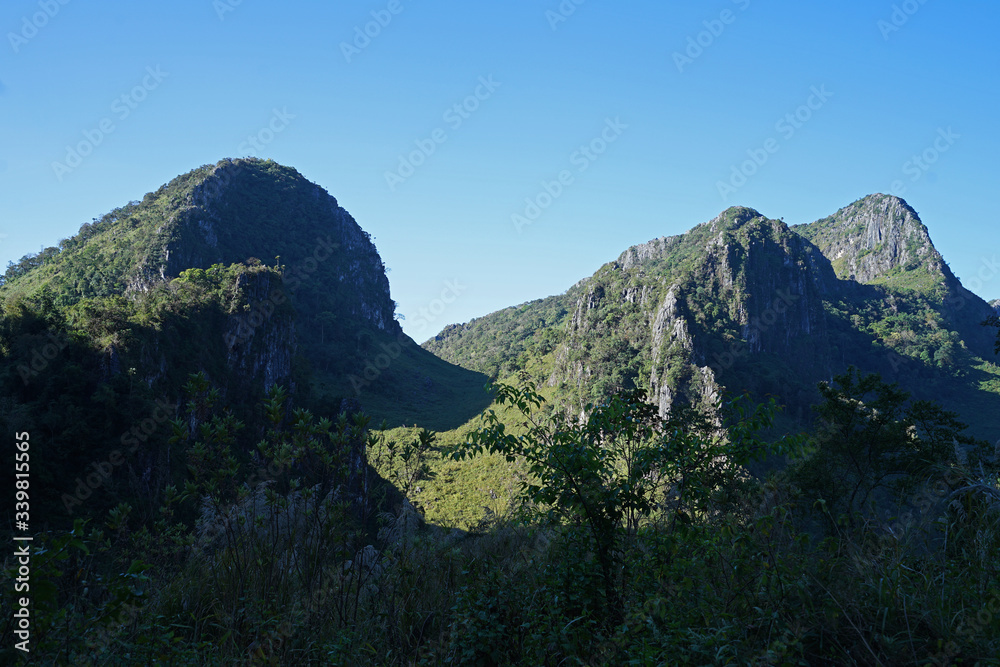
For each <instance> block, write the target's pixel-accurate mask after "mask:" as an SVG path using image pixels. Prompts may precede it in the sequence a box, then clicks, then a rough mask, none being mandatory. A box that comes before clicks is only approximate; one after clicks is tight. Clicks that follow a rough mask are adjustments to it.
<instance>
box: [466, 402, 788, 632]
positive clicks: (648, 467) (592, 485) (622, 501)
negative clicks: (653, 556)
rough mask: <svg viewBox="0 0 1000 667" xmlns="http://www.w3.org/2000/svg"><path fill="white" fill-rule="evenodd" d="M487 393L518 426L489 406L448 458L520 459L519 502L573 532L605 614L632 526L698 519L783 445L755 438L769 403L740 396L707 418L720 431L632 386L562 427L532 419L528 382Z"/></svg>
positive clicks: (616, 599)
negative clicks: (584, 544) (583, 543)
mask: <svg viewBox="0 0 1000 667" xmlns="http://www.w3.org/2000/svg"><path fill="white" fill-rule="evenodd" d="M489 389H490V390H491V391H495V392H496V393H495V395H496V401H497V403H498V404H500V405H510V406H512V407H514V408H515V409H516V410H517V411H518V412H520V413H521V415H522V416H523V417H524V418H525V420H526V421H525V423H524V426H525V429H526V430H525V432H524V433H523V434H521V435H514V434H513V433H510V432H508V430H507V427H506V425H505V424H504V423H503V422H502V421H501V420H500V418H499V417H498V416H497V414H496V412H495V411H494V410H489V411H487V412H486V413H485V414H484V415H483V425H482V426H481V427H480V428H479V429H478V430H477V431H475V432H474V433H472V434H471V436H470V438H469V440H468V442H466V443H465V444H463V445H459V446H458V447H456V448H455V449H454V450H453V451H452V457H453V458H454V459H456V460H461V459H464V458H465V457H467V456H470V455H476V454H481V453H482V452H484V451H485V452H490V453H498V454H503V455H504V456H505V457H506V458H507V460H508V461H515V460H517V459H523V460H524V461H525V462H526V463H527V464H528V468H529V471H530V474H531V481H530V482H528V483H526V484H525V486H524V488H523V490H522V500H523V501H525V504H526V505H527V506H529V507H533V508H535V509H536V511H537V512H539V513H540V514H541V515H542V516H543V517H544V518H545V519H546V520H547V521H548V522H550V523H552V524H556V525H570V526H581V527H582V528H583V532H584V534H585V536H586V537H587V539H588V541H589V543H590V546H591V549H592V551H593V554H594V557H595V559H596V560H597V563H598V565H599V568H600V579H601V581H602V584H603V595H604V605H605V607H606V608H607V609H608V610H610V611H611V617H612V620H614V617H615V615H616V614H617V610H618V609H619V608H620V605H619V603H620V583H619V581H620V573H621V572H622V568H623V564H624V562H625V561H626V560H627V559H624V558H623V547H624V545H625V542H626V541H628V540H630V539H631V538H633V537H634V536H635V535H636V534H637V532H638V530H639V527H640V524H641V523H642V522H643V521H646V520H649V519H651V518H652V516H653V515H654V513H655V512H658V511H662V512H664V513H666V515H667V516H669V521H670V526H671V527H673V526H674V524H675V522H676V521H678V520H680V521H682V522H684V523H691V522H692V521H693V520H695V518H697V517H704V516H706V514H707V512H708V511H709V506H710V504H711V501H712V500H713V499H715V498H716V497H717V496H718V495H719V493H720V492H728V491H730V490H731V489H732V488H734V487H735V486H737V485H738V484H739V483H740V481H742V480H744V479H745V477H746V475H745V471H744V466H745V465H746V464H747V463H749V462H751V461H753V460H755V459H759V458H762V457H764V456H766V455H768V454H774V453H782V452H784V451H785V445H787V444H788V443H789V442H790V441H785V440H782V441H779V442H778V443H774V444H768V443H765V442H763V441H761V440H759V439H758V438H757V437H756V436H755V434H756V433H757V432H758V431H760V430H761V429H765V428H768V427H769V426H770V425H771V421H772V418H773V416H774V413H775V412H776V410H777V407H776V405H775V403H774V401H773V399H772V400H771V401H770V402H769V403H768V404H766V405H763V406H757V407H753V408H751V407H749V406H748V405H747V402H746V400H745V399H744V398H742V397H741V398H738V399H736V400H735V401H731V402H724V401H722V400H721V399H720V400H719V402H718V403H717V406H716V407H717V411H718V413H717V414H718V415H720V416H722V417H723V418H724V419H725V428H720V427H718V426H717V425H716V424H715V422H714V419H713V418H710V417H709V416H707V415H704V414H701V413H699V412H697V411H694V410H692V409H690V408H680V407H679V408H677V409H675V410H674V411H673V413H671V415H670V416H669V417H667V418H665V419H664V418H661V417H660V416H659V415H658V413H657V411H656V408H655V407H654V406H652V405H650V404H649V403H648V402H646V400H645V399H646V397H645V393H644V392H643V391H642V390H632V391H626V392H623V393H620V394H618V395H616V396H614V397H612V398H611V399H610V400H608V401H607V402H605V403H604V404H602V405H600V406H598V407H596V408H594V409H593V410H592V411H591V413H590V416H589V417H588V418H587V419H586V421H585V422H584V423H582V424H572V423H569V422H567V421H566V420H565V419H564V418H562V417H560V416H554V417H552V418H551V419H550V420H548V421H544V420H542V419H540V418H539V417H538V415H537V413H536V411H537V409H538V408H540V407H541V405H542V403H543V402H544V399H543V398H542V396H541V395H540V394H538V393H537V392H536V391H534V390H533V389H531V388H530V387H527V386H522V387H520V388H519V387H515V386H511V385H506V384H495V385H493V386H491V387H490V388H489ZM726 418H728V419H726ZM733 418H735V419H733Z"/></svg>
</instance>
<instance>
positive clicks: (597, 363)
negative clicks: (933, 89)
mask: <svg viewBox="0 0 1000 667" xmlns="http://www.w3.org/2000/svg"><path fill="white" fill-rule="evenodd" d="M814 240H816V241H818V242H819V243H816V242H814ZM987 312H992V309H990V308H989V306H988V305H987V304H986V303H985V302H983V301H982V300H981V299H979V297H977V296H975V295H974V294H972V293H971V292H968V290H966V289H965V288H964V287H962V286H961V283H960V281H958V279H957V278H955V277H954V275H953V274H951V272H950V270H949V269H948V267H947V264H946V263H945V262H944V261H943V258H942V257H941V256H940V253H939V252H938V251H937V250H936V248H934V246H933V243H932V242H931V240H930V235H929V232H928V231H927V228H926V226H924V224H923V222H922V221H920V219H919V216H918V215H917V214H916V212H915V211H913V209H912V208H911V207H910V206H909V205H908V204H907V203H906V202H905V201H903V200H901V199H899V198H894V197H889V196H887V195H869V196H868V197H865V198H862V199H859V200H858V201H857V202H854V203H853V204H850V205H848V206H847V207H844V208H842V209H840V210H839V211H838V212H837V213H836V214H834V215H833V216H829V217H828V218H824V219H822V220H820V221H817V222H816V223H810V224H809V225H796V226H793V227H789V226H788V225H786V224H785V223H784V222H783V221H781V220H773V219H768V218H766V217H765V216H763V215H761V214H760V213H759V212H758V211H755V210H754V209H751V208H748V207H743V206H735V207H730V208H728V209H726V210H725V211H723V212H722V213H720V214H719V215H718V216H716V217H715V218H713V219H712V220H710V221H708V222H705V223H702V224H699V225H696V226H695V227H693V228H692V229H690V230H689V231H688V232H685V233H684V234H679V235H674V236H667V237H660V238H658V239H653V240H651V241H649V242H647V243H644V244H638V245H636V246H632V247H630V248H628V249H626V250H625V251H624V252H622V253H621V254H620V255H619V256H618V258H617V259H616V260H613V261H611V262H608V263H607V264H605V265H604V266H602V267H601V268H600V269H598V271H597V272H596V273H595V274H594V275H592V276H590V277H589V278H585V279H583V280H581V281H579V282H578V283H577V284H575V285H574V286H573V287H572V288H571V289H570V290H568V291H567V292H566V293H564V294H562V295H556V296H553V297H548V298H547V299H542V300H537V301H534V302H531V303H529V304H522V305H521V306H518V307H516V308H509V309H504V310H502V311H498V312H497V313H493V314H491V315H487V316H485V317H483V318H477V319H476V320H473V321H472V322H470V323H468V324H467V325H450V326H449V327H446V328H445V329H443V330H442V331H441V332H440V333H439V334H438V335H437V336H435V337H434V338H432V339H431V340H429V341H427V342H426V343H425V344H424V346H425V347H426V348H427V349H429V350H431V351H433V352H435V353H436V354H438V355H439V356H442V357H444V358H445V359H447V360H449V361H451V362H453V363H457V364H460V365H465V366H466V367H468V368H472V369H476V370H479V371H480V372H484V373H487V374H489V375H491V376H493V377H507V376H510V375H512V374H515V373H516V372H517V371H520V370H531V371H533V373H534V375H533V376H534V377H535V378H536V381H537V382H538V383H541V384H544V385H546V386H548V387H550V388H551V389H552V391H553V393H554V394H556V395H561V396H562V399H563V401H564V403H568V404H571V405H572V407H571V410H570V411H571V412H572V413H574V414H575V413H577V412H580V411H583V410H585V408H586V405H587V404H588V403H597V402H599V401H601V400H603V399H605V398H606V397H607V396H609V395H610V394H611V393H613V392H614V391H615V390H618V389H622V388H629V387H632V386H637V387H640V388H643V389H645V390H646V391H647V392H648V394H649V395H650V397H651V400H652V401H653V402H654V403H655V404H656V405H657V406H658V408H659V410H660V412H661V413H664V414H665V413H666V412H667V411H668V410H669V409H670V406H671V405H673V403H674V402H675V401H676V400H678V399H680V400H684V401H687V402H693V403H697V404H703V405H704V404H710V403H712V401H713V399H714V397H715V396H717V394H718V392H719V391H720V390H722V389H728V390H730V391H744V390H748V391H750V392H751V393H753V394H755V395H757V396H758V397H762V396H764V395H766V394H768V393H771V394H776V395H779V396H781V397H782V400H787V401H788V402H789V404H790V408H791V412H792V413H793V415H794V416H804V415H806V414H808V412H809V405H810V404H811V402H813V401H814V400H815V399H816V393H815V385H816V383H817V382H818V381H820V380H826V379H829V378H830V377H832V376H833V375H835V374H837V373H839V372H840V371H842V370H843V369H844V368H846V365H847V361H848V359H849V358H852V359H853V358H857V359H858V360H859V364H860V365H861V366H863V367H865V368H866V369H867V370H869V371H873V372H879V373H882V374H884V375H886V376H888V377H889V378H892V379H898V380H901V381H902V382H903V383H904V384H905V385H908V386H912V387H916V388H917V389H918V393H921V394H926V393H927V392H926V391H925V389H926V387H924V388H921V387H920V383H921V382H923V383H924V384H925V385H926V382H925V380H926V378H927V377H934V378H936V380H935V382H938V383H943V384H941V386H944V385H949V386H951V385H953V384H956V383H957V384H959V385H961V384H962V383H963V382H964V383H965V384H970V383H974V382H973V377H974V378H976V380H975V381H977V382H980V383H987V384H988V383H990V382H993V381H994V380H995V378H994V377H993V376H994V375H995V372H996V369H995V367H994V366H991V365H990V364H991V361H988V360H990V359H991V356H989V355H991V351H992V342H991V336H990V333H989V332H988V331H985V330H984V328H983V327H981V326H979V325H980V323H981V322H982V320H983V318H984V316H985V314H986V313H987ZM510 332H517V335H516V336H515V337H513V339H510V338H511V337H510V335H509V334H510ZM488 338H493V339H497V340H506V341H507V343H509V347H510V351H509V352H508V353H506V354H504V353H502V352H497V351H496V350H497V348H500V347H503V345H502V344H500V343H497V342H493V343H490V344H489V345H487V344H486V343H485V342H484V340H485V339H488ZM508 339H510V340H508ZM848 351H850V353H848ZM983 364H987V366H985V367H984V368H985V370H975V369H977V368H978V367H979V366H982V365H983ZM963 374H964V375H963ZM924 376H926V377H924ZM945 377H948V378H950V379H949V380H947V381H946V380H945V379H944V378H945ZM963 378H964V379H963ZM588 387H590V390H589V391H588ZM939 389H940V387H939ZM964 391H965V390H964V389H963V392H964ZM969 391H970V392H971V394H974V395H976V396H978V397H979V398H983V396H981V395H980V394H978V393H977V392H976V391H973V390H971V389H970V390H969ZM963 395H964V394H963Z"/></svg>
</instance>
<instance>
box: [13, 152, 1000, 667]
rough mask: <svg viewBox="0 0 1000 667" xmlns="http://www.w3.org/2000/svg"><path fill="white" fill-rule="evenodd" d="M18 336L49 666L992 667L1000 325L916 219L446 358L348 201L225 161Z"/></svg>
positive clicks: (474, 339)
mask: <svg viewBox="0 0 1000 667" xmlns="http://www.w3.org/2000/svg"><path fill="white" fill-rule="evenodd" d="M886 211H890V212H892V213H891V215H889V214H886V213H885V212H886ZM903 227H905V229H903V231H902V232H901V231H900V229H902V228H903ZM904 232H905V233H904ZM827 254H831V255H833V254H836V255H837V258H835V259H833V260H831V259H830V258H828V257H827ZM258 258H264V260H266V261H261V259H258ZM271 258H274V261H273V262H272V261H271ZM848 268H850V271H858V272H859V275H860V274H861V273H862V272H867V273H866V274H865V275H866V276H867V278H866V279H865V280H863V281H858V280H852V279H851V278H850V274H849V273H846V272H845V271H846V270H847V269H848ZM855 277H857V276H855ZM0 306H2V313H0V429H2V430H3V431H4V432H5V433H9V434H12V433H24V432H27V433H29V434H30V439H29V440H30V443H31V448H30V453H31V459H30V461H31V485H30V500H31V516H32V522H31V523H32V532H33V533H34V534H35V536H36V542H35V543H34V546H35V547H36V548H35V550H34V552H33V554H32V561H31V604H32V635H31V646H32V651H33V653H32V655H31V656H28V658H29V662H30V661H31V660H34V662H35V663H36V664H74V665H117V664H122V665H125V664H210V665H215V664H218V665H230V664H343V665H368V664H370V665H414V664H421V665H437V664H442V665H445V664H450V665H455V664H463V665H464V664H474V665H476V664H478V665H500V664H525V665H536V664H551V665H564V664H613V665H618V664H642V665H645V664H650V665H659V664H664V665H674V664H696V665H703V664H745V665H761V664H782V665H783V664H809V665H841V664H872V665H879V664H881V665H926V664H976V662H977V661H979V663H980V664H997V661H996V659H995V656H996V655H998V654H1000V644H998V642H997V637H1000V567H998V565H997V563H996V559H995V554H996V553H997V552H998V548H1000V533H998V528H1000V489H998V483H1000V479H998V476H1000V465H998V463H1000V462H998V460H997V457H998V454H1000V452H997V451H996V448H995V447H991V446H990V445H988V443H986V442H984V441H981V440H977V439H976V437H973V436H978V435H981V434H984V433H992V434H995V433H996V429H998V428H1000V412H998V411H997V410H996V405H997V394H1000V367H998V366H997V364H996V363H995V362H996V358H995V357H994V356H992V355H991V352H992V351H993V350H992V348H993V343H994V339H993V333H994V332H993V331H992V329H989V328H987V327H984V326H981V325H982V324H987V325H990V324H992V325H998V326H1000V323H998V320H997V318H996V315H995V314H993V315H991V316H989V317H987V315H986V314H984V311H983V307H985V306H984V304H982V303H981V302H980V301H979V300H978V299H977V298H976V297H974V296H973V295H971V294H969V293H967V292H964V291H963V289H962V288H961V286H960V284H958V282H957V280H955V279H954V276H952V275H951V274H950V272H949V271H948V270H947V267H946V265H945V264H943V260H941V258H940V255H938V254H937V252H936V250H934V249H933V246H932V245H931V244H930V241H929V237H927V235H926V229H925V228H924V227H923V225H922V223H919V220H918V219H917V218H916V214H915V212H913V211H912V209H909V208H908V207H906V206H905V203H902V202H900V201H898V200H894V199H893V198H888V197H885V196H873V197H870V198H866V199H864V200H860V201H859V202H856V203H855V204H852V205H851V206H849V207H847V208H845V209H843V210H842V211H840V212H838V214H837V215H835V216H831V218H829V219H826V220H823V221H819V222H817V223H813V224H812V225H807V226H801V227H797V228H795V229H794V230H793V229H791V228H789V227H788V226H786V225H785V224H784V223H783V222H782V221H780V220H769V219H767V218H765V217H764V216H761V215H760V214H759V213H757V212H756V211H753V210H751V209H747V208H743V207H734V208H731V209H728V210H727V211H725V212H723V213H722V214H721V215H720V216H719V217H718V218H717V219H715V220H713V221H711V222H710V223H706V224H704V225H699V226H697V227H695V228H694V229H692V230H691V231H690V232H688V233H687V234H683V235H680V236H674V237H666V238H662V239H657V240H656V241H653V242H651V243H649V244H645V245H643V246H638V247H636V248H632V249H629V250H628V251H626V253H624V254H622V256H621V257H619V258H618V260H617V261H615V262H611V263H609V264H607V265H605V266H604V267H602V268H601V269H600V270H599V271H598V272H597V273H596V274H595V275H594V276H592V277H590V278H587V279H585V280H583V281H581V282H579V283H578V284H576V285H574V286H573V287H572V288H570V289H569V290H568V291H567V292H566V293H565V294H562V295H557V296H553V297H549V298H547V299H542V300H539V301H534V302H531V303H527V304H523V305H521V306H517V307H513V308H508V309H505V310H503V311H500V312H498V313H494V314H492V315H489V316H487V317H483V318H479V319H477V320H473V321H472V322H469V323H467V324H465V325H454V326H450V327H447V328H446V329H445V330H444V331H442V332H441V334H439V335H438V336H437V337H435V338H434V339H432V340H431V341H429V342H428V343H427V344H426V346H425V347H426V349H425V348H421V347H420V346H417V345H416V344H414V343H413V341H411V340H410V339H409V338H407V337H406V336H404V335H402V332H401V330H400V328H399V326H398V324H397V323H396V322H395V319H394V306H395V304H394V303H393V302H392V300H391V299H390V298H389V291H388V281H387V279H386V275H385V267H384V266H383V264H382V262H381V259H380V258H379V256H378V253H377V251H376V250H375V247H374V245H373V244H372V243H371V239H370V238H369V236H368V234H367V233H365V232H364V231H363V230H361V228H360V227H359V226H358V225H357V224H356V223H355V222H354V221H353V219H351V218H350V216H349V215H348V214H347V213H346V211H344V210H343V209H341V208H340V207H339V205H338V204H337V202H336V200H334V199H333V198H332V197H329V195H328V194H327V193H326V192H325V191H324V190H323V189H322V188H320V187H319V186H316V185H314V184H312V183H309V182H308V181H306V180H305V179H304V178H302V177H301V175H299V174H298V173H297V172H295V170H293V169H289V168H287V167H282V166H281V165H277V164H275V163H273V162H271V161H264V160H255V159H251V160H224V161H222V162H220V163H218V164H217V165H208V166H205V167H202V168H199V169H197V170H195V171H193V172H190V173H189V174H185V175H183V176H180V177H178V178H177V179H174V180H173V181H171V182H170V183H168V184H167V185H165V186H163V187H162V188H160V189H159V190H157V191H156V192H153V193H149V194H148V195H146V196H145V197H144V198H143V199H142V200H141V201H135V202H130V203H129V204H128V205H126V206H124V207H122V208H120V209H116V210H115V211H112V212H111V213H109V214H108V215H105V216H103V217H102V218H100V219H95V220H94V222H93V223H88V224H86V225H84V226H83V227H82V228H81V229H80V233H79V234H77V235H76V236H74V237H73V238H70V239H65V240H63V241H60V242H59V244H58V246H57V247H53V248H49V249H46V250H44V251H42V252H41V253H39V254H38V255H30V256H26V257H24V258H22V260H21V261H20V262H17V263H11V265H10V266H9V267H8V270H7V273H6V274H5V275H4V277H3V279H2V280H0ZM984 319H986V321H985V322H983V320H984ZM998 340H1000V339H998ZM997 349H998V350H1000V342H998V343H997ZM435 354H437V355H440V356H435ZM855 366H857V367H858V368H860V369H863V370H862V371H859V370H856V369H855ZM870 371H875V372H876V373H869V372H870ZM879 374H881V375H879ZM883 377H884V378H887V379H891V380H892V382H888V381H886V380H883V379H882V378H883ZM487 381H489V382H487ZM484 385H485V386H484ZM929 398H933V399H935V400H933V401H929V400H927V399H929ZM779 404H780V405H779ZM782 406H783V407H782ZM958 411H961V413H962V415H961V421H960V417H959V415H957V414H956V412H958ZM970 416H971V417H972V419H970V418H969V417H970ZM962 421H972V422H973V427H972V428H970V429H966V427H965V425H964V424H963V423H962ZM376 424H377V425H376ZM969 432H971V435H970V434H967V433H969ZM5 493H6V494H7V495H6V498H7V502H8V507H13V506H14V498H13V492H12V491H11V492H5ZM12 528H13V526H8V527H7V529H6V532H7V533H12V532H14V531H13V530H12ZM16 566H17V563H16V561H15V559H14V558H13V557H12V556H10V555H8V556H7V557H5V559H4V563H3V567H4V569H5V572H6V573H7V574H8V575H14V573H15V567H16ZM12 604H14V603H13V601H12V599H11V597H10V596H3V597H2V598H0V605H2V607H0V613H2V614H3V618H4V619H5V620H3V621H0V634H2V638H3V644H2V647H0V653H2V654H3V660H4V661H5V662H12V661H14V660H16V659H18V658H17V657H16V656H18V655H19V652H18V651H17V650H16V649H15V648H13V647H14V644H15V629H16V626H15V622H14V618H13V616H12V612H13V609H12V608H10V607H11V605H12ZM24 657H25V656H21V659H23V658H24ZM990 660H993V663H990V662H989V661H990Z"/></svg>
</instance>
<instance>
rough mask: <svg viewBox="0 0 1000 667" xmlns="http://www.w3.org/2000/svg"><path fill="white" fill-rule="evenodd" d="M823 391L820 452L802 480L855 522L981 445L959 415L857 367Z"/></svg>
mask: <svg viewBox="0 0 1000 667" xmlns="http://www.w3.org/2000/svg"><path fill="white" fill-rule="evenodd" d="M819 391H820V394H821V395H822V397H823V399H824V402H823V403H821V404H819V405H817V406H814V409H815V410H816V413H817V415H818V416H819V419H820V426H819V430H818V433H817V436H816V438H815V443H814V444H815V446H816V449H815V451H814V453H813V454H812V456H811V457H810V458H809V459H807V460H806V461H805V462H804V463H803V464H802V466H801V467H800V469H799V470H798V472H797V475H798V477H799V481H800V484H801V485H802V486H805V487H807V488H811V489H813V490H814V491H815V492H817V493H818V494H819V496H820V497H821V498H822V500H823V501H824V502H826V503H827V504H828V506H829V508H830V509H831V510H832V511H834V512H837V513H846V514H848V515H849V516H851V517H854V516H856V515H857V514H858V513H861V512H863V511H865V510H867V509H869V508H870V507H871V505H872V504H873V503H874V502H875V501H876V500H878V499H880V497H881V496H882V494H883V493H884V492H892V491H894V490H898V489H900V488H901V487H902V486H904V485H905V484H907V483H910V482H912V481H914V480H915V479H918V478H919V477H920V476H921V475H923V474H925V473H926V472H928V471H929V470H931V469H932V468H933V466H935V465H943V464H947V463H950V462H952V461H953V460H954V458H955V445H956V444H964V445H972V444H975V442H976V441H975V440H973V439H972V438H970V437H968V436H965V435H963V434H962V431H964V430H965V429H966V428H967V427H966V425H965V424H962V423H961V422H959V421H958V420H957V418H956V415H955V413H952V412H948V411H946V410H944V409H943V408H941V406H939V405H937V404H936V403H933V402H930V401H917V400H913V401H911V400H910V395H909V394H908V393H907V392H905V391H902V390H901V389H899V387H898V385H896V384H888V383H886V382H883V381H882V379H881V377H879V375H878V374H874V373H873V374H870V375H865V376H862V375H861V374H860V372H859V371H858V370H857V369H856V368H854V367H853V366H852V367H850V368H848V370H847V373H845V374H843V375H838V376H836V377H834V379H833V382H832V383H830V384H828V383H825V382H823V383H820V385H819ZM831 516H832V514H831Z"/></svg>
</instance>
